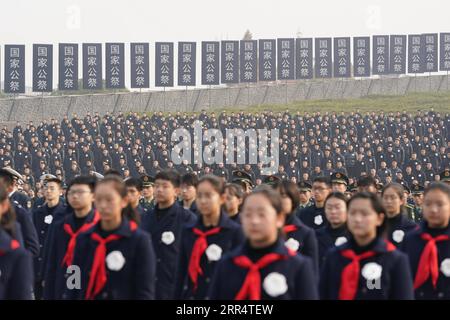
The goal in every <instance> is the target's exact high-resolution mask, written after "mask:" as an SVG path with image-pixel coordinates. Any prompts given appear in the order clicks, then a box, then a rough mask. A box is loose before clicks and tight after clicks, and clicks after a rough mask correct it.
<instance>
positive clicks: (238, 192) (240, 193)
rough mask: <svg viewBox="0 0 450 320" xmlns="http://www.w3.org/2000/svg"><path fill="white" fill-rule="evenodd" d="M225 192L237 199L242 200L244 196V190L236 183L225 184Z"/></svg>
mask: <svg viewBox="0 0 450 320" xmlns="http://www.w3.org/2000/svg"><path fill="white" fill-rule="evenodd" d="M225 190H228V191H229V192H230V193H231V194H232V195H234V196H235V197H237V198H239V199H243V198H244V196H245V194H244V190H243V189H242V187H241V185H239V184H237V183H227V184H226V185H225Z"/></svg>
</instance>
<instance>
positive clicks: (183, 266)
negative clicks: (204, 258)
mask: <svg viewBox="0 0 450 320" xmlns="http://www.w3.org/2000/svg"><path fill="white" fill-rule="evenodd" d="M185 238H186V229H183V231H182V234H181V246H180V254H179V258H178V268H177V274H176V276H175V290H174V297H173V298H174V299H175V300H180V299H181V296H182V293H183V286H184V281H185V279H186V277H188V263H189V261H188V256H189V253H188V252H187V247H186V239H185Z"/></svg>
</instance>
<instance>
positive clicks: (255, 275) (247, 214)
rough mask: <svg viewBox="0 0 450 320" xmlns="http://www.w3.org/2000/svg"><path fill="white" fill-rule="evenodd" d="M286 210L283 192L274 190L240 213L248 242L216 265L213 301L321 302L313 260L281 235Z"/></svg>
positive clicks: (251, 198) (252, 198)
mask: <svg viewBox="0 0 450 320" xmlns="http://www.w3.org/2000/svg"><path fill="white" fill-rule="evenodd" d="M282 210H283V209H282V204H281V197H280V195H279V193H278V192H276V191H275V190H273V189H272V188H271V187H269V186H261V187H258V188H257V189H256V190H255V191H254V192H253V193H251V194H249V195H248V196H247V197H246V199H245V201H244V204H243V210H242V214H241V222H242V228H243V231H244V234H245V236H246V242H245V243H244V244H242V245H241V246H239V247H238V248H236V249H235V250H233V251H231V252H230V253H229V254H227V255H226V256H224V258H223V259H222V260H221V261H220V262H219V264H218V265H217V267H216V271H215V273H214V277H213V280H212V282H211V286H210V288H209V293H208V297H209V298H210V299H212V300H232V299H235V300H270V299H280V300H300V299H317V297H318V294H317V285H316V280H315V279H316V277H315V272H314V268H313V265H312V261H311V259H310V258H309V257H306V256H304V255H300V254H297V253H296V252H294V251H292V250H290V249H288V248H287V247H286V245H285V244H284V239H283V237H282V236H281V235H280V233H281V229H282V227H283V225H284V215H283V214H282Z"/></svg>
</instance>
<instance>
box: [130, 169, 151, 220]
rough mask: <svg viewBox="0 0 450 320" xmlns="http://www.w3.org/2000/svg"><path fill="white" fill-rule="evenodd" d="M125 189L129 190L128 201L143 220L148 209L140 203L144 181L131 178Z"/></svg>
mask: <svg viewBox="0 0 450 320" xmlns="http://www.w3.org/2000/svg"><path fill="white" fill-rule="evenodd" d="M125 187H126V188H127V192H128V201H129V202H130V205H131V208H132V209H133V210H136V211H137V212H138V213H139V215H140V216H141V218H142V217H143V216H144V215H145V214H146V213H147V209H145V208H144V207H143V206H141V204H140V203H139V199H140V197H141V191H142V181H141V180H140V179H137V178H132V177H130V178H128V179H126V180H125Z"/></svg>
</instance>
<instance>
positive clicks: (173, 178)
mask: <svg viewBox="0 0 450 320" xmlns="http://www.w3.org/2000/svg"><path fill="white" fill-rule="evenodd" d="M158 179H159V180H166V181H170V183H172V185H173V186H174V187H175V188H179V187H180V180H181V179H180V174H179V173H178V172H177V171H175V170H173V169H166V170H162V171H160V172H158V173H157V174H156V176H155V181H156V180H158Z"/></svg>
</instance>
